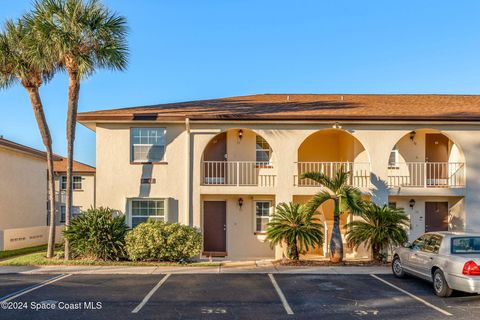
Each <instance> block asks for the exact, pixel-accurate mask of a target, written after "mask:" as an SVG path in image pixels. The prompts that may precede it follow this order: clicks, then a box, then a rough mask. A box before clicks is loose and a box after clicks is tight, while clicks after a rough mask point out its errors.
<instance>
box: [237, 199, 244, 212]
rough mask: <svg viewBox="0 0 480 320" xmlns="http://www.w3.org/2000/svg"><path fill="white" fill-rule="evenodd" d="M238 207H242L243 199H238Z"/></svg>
mask: <svg viewBox="0 0 480 320" xmlns="http://www.w3.org/2000/svg"><path fill="white" fill-rule="evenodd" d="M238 206H239V207H240V209H241V208H242V206H243V199H242V198H238Z"/></svg>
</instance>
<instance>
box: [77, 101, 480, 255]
mask: <svg viewBox="0 0 480 320" xmlns="http://www.w3.org/2000/svg"><path fill="white" fill-rule="evenodd" d="M78 120H79V122H80V123H82V124H83V125H85V126H87V127H88V128H90V129H92V130H94V131H95V132H96V152H97V153H96V154H97V159H96V162H97V178H96V180H97V184H96V203H97V205H98V206H108V207H111V208H114V209H117V210H120V211H121V212H124V213H125V214H126V216H127V221H128V223H129V225H130V226H132V227H134V226H135V225H137V224H138V223H140V222H142V221H145V220H146V219H147V218H149V217H152V218H155V219H160V220H165V221H173V222H180V223H183V224H187V225H191V226H196V227H198V228H200V229H201V230H202V232H203V235H204V243H203V255H204V256H225V257H227V258H228V259H250V258H274V257H276V258H280V257H281V255H282V252H281V250H280V249H279V248H277V249H276V250H274V249H272V248H270V245H269V243H268V242H266V241H265V230H266V224H267V223H268V220H269V216H270V215H271V214H272V213H273V211H274V208H275V206H276V205H277V204H278V203H280V202H288V201H295V202H302V203H303V202H306V201H308V200H309V199H310V198H311V197H312V196H313V195H314V194H315V193H316V192H318V191H319V190H321V188H322V186H319V185H316V184H315V183H312V182H311V181H308V180H302V179H300V176H301V174H302V173H304V172H307V171H321V172H324V173H325V174H328V175H331V174H333V172H335V171H336V170H337V169H338V168H340V167H342V166H343V167H344V168H347V169H348V171H349V172H350V173H351V176H350V183H351V184H352V185H354V186H356V187H358V188H360V189H361V190H362V192H363V194H364V196H365V197H366V198H370V199H371V201H373V202H375V203H378V204H390V205H392V206H397V207H402V208H404V209H405V212H406V214H407V215H409V217H410V219H411V226H410V237H412V238H415V237H416V236H418V235H419V234H421V233H423V232H425V231H434V230H477V231H480V213H479V209H478V208H479V206H480V196H479V194H480V183H479V177H480V97H478V96H459V95H340V94H336V95H332V94H331V95H322V94H318V95H316V94H310V95H307V94H301V95H299V94H291V95H288V94H264V95H253V96H243V97H234V98H225V99H215V100H204V101H192V102H184V103H172V104H162V105H153V106H144V107H135V108H125V109H115V110H104V111H95V112H85V113H81V114H79V116H78ZM332 211H333V207H332V204H331V203H328V202H327V203H325V204H324V205H323V206H322V207H321V208H320V209H319V216H320V218H321V220H322V221H323V223H324V227H325V231H326V232H327V233H330V231H331V228H332V224H333V221H332V220H333V213H332ZM352 219H356V217H354V216H348V215H345V216H342V219H341V221H342V225H344V224H345V223H346V222H347V221H350V220H352ZM326 246H327V243H325V244H324V246H323V247H322V248H318V249H316V250H311V252H308V253H306V254H310V255H320V256H321V255H324V254H325V252H326V250H327V247H326ZM367 256H368V252H366V251H365V250H361V249H359V250H358V251H355V250H352V249H348V248H347V249H346V257H347V258H352V257H356V258H362V257H367Z"/></svg>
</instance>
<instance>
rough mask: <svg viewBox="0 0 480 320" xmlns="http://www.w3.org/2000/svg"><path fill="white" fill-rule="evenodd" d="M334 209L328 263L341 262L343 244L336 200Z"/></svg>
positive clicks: (338, 207)
mask: <svg viewBox="0 0 480 320" xmlns="http://www.w3.org/2000/svg"><path fill="white" fill-rule="evenodd" d="M334 201H335V208H334V212H333V228H332V238H331V239H330V261H331V262H335V263H337V262H342V260H343V242H342V235H341V233H340V202H339V199H338V198H335V199H334Z"/></svg>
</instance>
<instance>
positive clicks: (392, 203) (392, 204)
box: [388, 202, 397, 209]
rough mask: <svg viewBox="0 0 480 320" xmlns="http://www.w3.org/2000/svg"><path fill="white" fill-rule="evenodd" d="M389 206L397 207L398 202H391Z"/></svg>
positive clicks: (391, 207)
mask: <svg viewBox="0 0 480 320" xmlns="http://www.w3.org/2000/svg"><path fill="white" fill-rule="evenodd" d="M388 207H389V208H390V209H397V203H396V202H389V203H388Z"/></svg>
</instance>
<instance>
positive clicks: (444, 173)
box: [425, 133, 448, 186]
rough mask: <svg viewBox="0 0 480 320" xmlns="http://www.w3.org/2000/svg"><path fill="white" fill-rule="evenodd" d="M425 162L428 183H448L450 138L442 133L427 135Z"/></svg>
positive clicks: (435, 184) (433, 184) (436, 184)
mask: <svg viewBox="0 0 480 320" xmlns="http://www.w3.org/2000/svg"><path fill="white" fill-rule="evenodd" d="M425 162H427V166H426V171H427V172H426V174H427V184H428V185H430V186H442V185H447V184H448V181H447V180H448V138H447V137H446V136H444V135H443V134H441V133H427V134H426V135H425Z"/></svg>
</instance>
